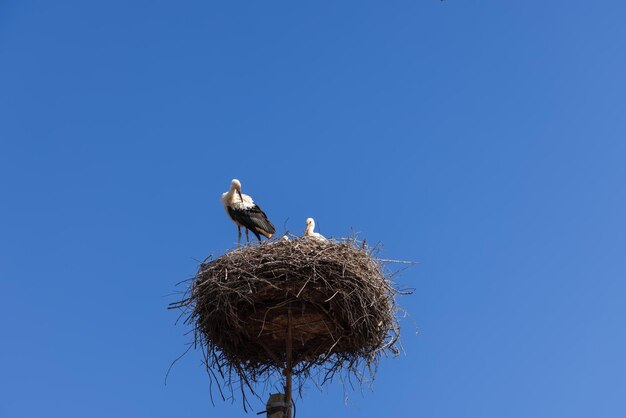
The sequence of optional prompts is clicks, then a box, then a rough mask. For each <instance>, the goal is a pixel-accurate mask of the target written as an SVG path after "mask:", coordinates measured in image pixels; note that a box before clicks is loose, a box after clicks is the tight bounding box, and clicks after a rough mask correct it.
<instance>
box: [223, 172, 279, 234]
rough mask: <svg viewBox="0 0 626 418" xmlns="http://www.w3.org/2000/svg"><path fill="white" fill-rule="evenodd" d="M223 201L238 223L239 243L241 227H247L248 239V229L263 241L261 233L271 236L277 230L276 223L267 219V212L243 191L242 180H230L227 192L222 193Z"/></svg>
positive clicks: (227, 211)
mask: <svg viewBox="0 0 626 418" xmlns="http://www.w3.org/2000/svg"><path fill="white" fill-rule="evenodd" d="M222 203H223V204H224V209H226V213H228V216H230V219H232V220H233V222H234V223H235V224H236V225H237V229H238V232H239V235H238V236H237V244H239V243H240V242H241V227H244V228H246V240H248V241H249V240H250V239H249V238H248V230H250V231H252V233H253V234H254V235H255V236H256V238H257V239H258V240H259V242H260V241H261V235H263V236H264V237H265V238H271V237H272V235H274V233H275V232H276V228H274V225H272V223H271V222H270V221H269V219H267V215H266V214H265V212H263V211H262V210H261V208H260V207H259V206H258V205H257V204H256V203H254V201H253V200H252V198H251V197H250V196H248V195H246V194H243V193H241V182H240V181H239V180H237V179H233V180H232V181H231V182H230V189H229V190H228V191H227V192H226V193H222Z"/></svg>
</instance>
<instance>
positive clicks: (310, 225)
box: [306, 218, 315, 231]
mask: <svg viewBox="0 0 626 418" xmlns="http://www.w3.org/2000/svg"><path fill="white" fill-rule="evenodd" d="M306 228H307V229H309V230H311V231H313V230H314V229H315V220H313V218H307V220H306Z"/></svg>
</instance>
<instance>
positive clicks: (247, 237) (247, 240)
mask: <svg viewBox="0 0 626 418" xmlns="http://www.w3.org/2000/svg"><path fill="white" fill-rule="evenodd" d="M246 242H250V237H249V236H248V228H246Z"/></svg>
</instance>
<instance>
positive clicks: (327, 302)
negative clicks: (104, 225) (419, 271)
mask: <svg viewBox="0 0 626 418" xmlns="http://www.w3.org/2000/svg"><path fill="white" fill-rule="evenodd" d="M384 271H385V270H384V268H383V264H382V261H381V260H378V259H376V258H375V257H374V255H373V251H372V250H371V249H368V248H366V247H365V245H364V243H360V242H357V241H356V240H353V239H348V240H341V241H327V242H320V241H316V240H314V239H303V238H298V239H292V240H289V241H287V240H277V241H269V242H266V243H263V244H260V245H256V244H255V245H247V246H243V247H240V248H237V249H235V250H233V251H231V252H228V253H226V254H224V255H223V256H221V257H219V258H217V259H214V260H208V261H205V262H203V263H201V264H200V267H199V270H198V273H197V274H196V276H195V277H194V278H193V279H192V281H191V284H190V287H189V289H188V291H187V294H186V295H185V298H184V299H183V300H181V301H180V302H177V303H175V304H173V307H176V308H181V309H183V315H185V318H186V321H187V323H189V324H191V325H192V326H193V328H194V335H195V345H196V346H200V347H201V348H202V349H203V353H204V357H205V361H206V366H207V370H209V373H210V375H211V376H212V377H215V378H217V382H218V385H219V383H220V382H222V383H224V382H225V383H226V385H227V386H228V387H229V388H230V389H231V393H232V390H233V384H235V385H236V386H241V389H242V393H244V392H245V391H243V389H245V388H247V389H250V390H251V391H252V393H254V392H255V390H254V389H253V385H252V384H253V383H257V382H259V381H261V380H264V381H267V380H266V379H267V378H268V377H270V375H271V374H272V373H274V372H280V371H282V369H283V368H284V367H285V364H286V362H287V361H288V360H289V358H288V351H289V352H290V353H291V359H292V364H293V365H294V366H293V370H292V372H293V375H294V376H296V377H299V378H300V379H299V382H300V384H302V382H303V381H304V379H305V378H306V377H309V376H310V375H311V373H312V372H313V371H314V370H317V371H318V372H319V373H318V374H317V375H318V376H319V377H320V379H318V381H319V383H324V382H325V381H326V380H328V379H332V377H333V376H334V375H335V374H336V373H337V372H347V374H348V376H354V377H357V379H358V381H359V382H362V380H361V379H363V371H369V372H370V373H369V376H372V374H373V371H374V370H375V366H376V365H377V363H378V360H379V358H380V356H381V355H382V354H383V353H385V352H387V351H389V352H392V353H394V354H395V353H397V352H398V349H397V346H396V345H397V341H398V335H399V328H398V324H397V320H396V305H395V301H394V295H395V294H396V293H397V290H395V289H394V287H393V286H392V283H391V281H390V280H389V279H388V277H386V276H385V273H384ZM289 330H291V331H289ZM289 336H291V344H289V343H288V340H289V338H288V337H289ZM220 392H222V391H221V387H220ZM222 396H223V395H222ZM244 396H245V395H244ZM244 406H245V403H244Z"/></svg>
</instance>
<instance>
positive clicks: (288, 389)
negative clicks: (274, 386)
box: [285, 306, 293, 418]
mask: <svg viewBox="0 0 626 418" xmlns="http://www.w3.org/2000/svg"><path fill="white" fill-rule="evenodd" d="M291 350H292V347H291V306H290V307H289V308H288V311H287V353H286V354H287V356H286V357H287V364H286V365H285V403H286V404H287V417H286V418H291V372H292V367H293V364H292V363H291V361H292V360H291Z"/></svg>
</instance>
